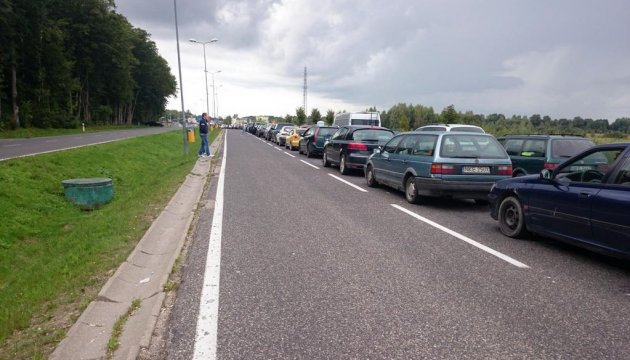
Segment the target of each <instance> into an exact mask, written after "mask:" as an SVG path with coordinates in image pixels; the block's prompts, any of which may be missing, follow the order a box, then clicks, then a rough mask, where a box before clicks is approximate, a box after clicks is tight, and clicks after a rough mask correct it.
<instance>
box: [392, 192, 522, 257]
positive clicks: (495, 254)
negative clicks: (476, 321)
mask: <svg viewBox="0 0 630 360" xmlns="http://www.w3.org/2000/svg"><path fill="white" fill-rule="evenodd" d="M390 205H391V206H393V207H394V208H396V209H398V210H400V211H402V212H404V213H407V214H409V215H411V216H413V217H415V218H416V219H418V220H420V221H423V222H425V223H427V224H429V225H431V226H433V227H435V228H438V229H440V230H442V231H444V232H445V233H447V234H450V235H453V236H455V237H456V238H458V239H460V240H462V241H465V242H467V243H469V244H470V245H472V246H475V247H477V248H479V249H481V250H483V251H485V252H487V253H490V254H492V255H494V256H496V257H498V258H499V259H501V260H503V261H507V262H509V263H510V264H512V265H514V266H516V267H520V268H523V269H529V266H527V265H525V264H523V263H522V262H520V261H518V260H514V259H512V258H511V257H509V256H507V255H505V254H502V253H500V252H498V251H496V250H494V249H491V248H489V247H487V246H485V245H483V244H480V243H478V242H476V241H475V240H472V239H470V238H468V237H466V236H464V235H462V234H460V233H457V232H455V231H453V230H451V229H449V228H447V227H444V226H442V225H440V224H438V223H436V222H434V221H431V220H429V219H427V218H425V217H422V216H420V215H418V214H416V213H414V212H412V211H409V210H407V209H405V208H404V207H402V206H398V205H396V204H390Z"/></svg>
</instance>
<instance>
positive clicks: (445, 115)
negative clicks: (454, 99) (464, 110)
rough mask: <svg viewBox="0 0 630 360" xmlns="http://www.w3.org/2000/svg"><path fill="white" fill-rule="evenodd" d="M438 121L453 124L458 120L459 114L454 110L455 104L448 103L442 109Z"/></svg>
mask: <svg viewBox="0 0 630 360" xmlns="http://www.w3.org/2000/svg"><path fill="white" fill-rule="evenodd" d="M440 121H441V122H443V123H445V124H455V123H458V122H459V114H458V113H457V111H455V105H449V106H447V107H446V108H444V110H442V113H441V114H440Z"/></svg>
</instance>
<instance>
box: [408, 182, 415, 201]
mask: <svg viewBox="0 0 630 360" xmlns="http://www.w3.org/2000/svg"><path fill="white" fill-rule="evenodd" d="M415 196H416V184H415V183H414V182H413V181H410V180H407V197H408V198H409V199H413V198H414V197H415Z"/></svg>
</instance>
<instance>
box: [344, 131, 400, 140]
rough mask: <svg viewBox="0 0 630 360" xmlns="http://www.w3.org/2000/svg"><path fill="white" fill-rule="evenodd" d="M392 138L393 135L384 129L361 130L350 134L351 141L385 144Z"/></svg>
mask: <svg viewBox="0 0 630 360" xmlns="http://www.w3.org/2000/svg"><path fill="white" fill-rule="evenodd" d="M393 137H394V133H393V132H391V131H389V130H385V129H361V130H355V132H353V133H352V140H356V141H368V142H369V141H372V142H376V141H378V142H386V141H389V139H391V138H393Z"/></svg>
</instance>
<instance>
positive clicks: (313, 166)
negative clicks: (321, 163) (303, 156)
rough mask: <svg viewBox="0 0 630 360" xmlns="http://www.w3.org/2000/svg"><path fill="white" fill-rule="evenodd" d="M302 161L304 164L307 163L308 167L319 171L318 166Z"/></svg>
mask: <svg viewBox="0 0 630 360" xmlns="http://www.w3.org/2000/svg"><path fill="white" fill-rule="evenodd" d="M300 161H301V162H303V163H305V164H306V165H308V166H310V167H312V168H315V169H317V170H319V168H318V167H317V166H315V165H313V164H309V163H308V162H306V161H304V160H300Z"/></svg>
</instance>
